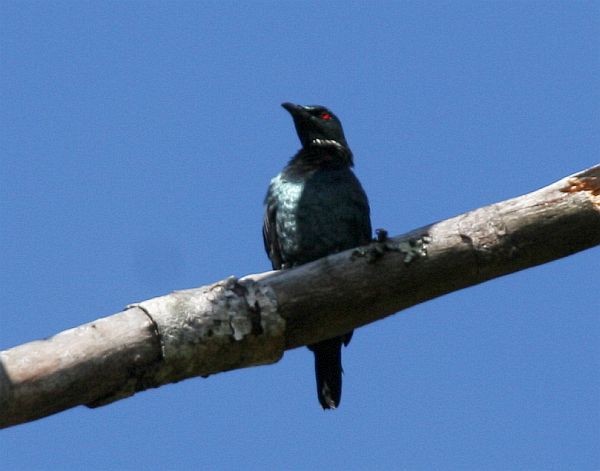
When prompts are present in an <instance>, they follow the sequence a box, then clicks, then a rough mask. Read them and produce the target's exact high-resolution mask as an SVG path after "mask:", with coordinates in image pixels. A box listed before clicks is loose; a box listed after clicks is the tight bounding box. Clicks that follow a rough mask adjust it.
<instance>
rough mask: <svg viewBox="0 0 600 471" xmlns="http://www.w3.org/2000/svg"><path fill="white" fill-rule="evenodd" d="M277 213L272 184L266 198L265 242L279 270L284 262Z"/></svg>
mask: <svg viewBox="0 0 600 471" xmlns="http://www.w3.org/2000/svg"><path fill="white" fill-rule="evenodd" d="M276 215H277V201H276V198H275V197H274V195H273V191H272V185H271V186H269V191H268V192H267V196H266V198H265V216H264V219H263V230H262V233H263V242H264V244H265V251H266V252H267V255H268V257H269V259H270V260H271V265H272V266H273V269H274V270H279V269H280V268H281V266H282V264H283V261H282V260H281V246H280V244H279V237H278V236H277V227H276V222H275V218H276Z"/></svg>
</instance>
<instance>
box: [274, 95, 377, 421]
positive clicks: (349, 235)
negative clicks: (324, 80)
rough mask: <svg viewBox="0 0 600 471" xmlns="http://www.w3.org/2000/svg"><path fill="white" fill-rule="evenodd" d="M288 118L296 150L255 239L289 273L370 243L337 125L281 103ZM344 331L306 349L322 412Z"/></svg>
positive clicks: (363, 199) (331, 117) (336, 376)
mask: <svg viewBox="0 0 600 471" xmlns="http://www.w3.org/2000/svg"><path fill="white" fill-rule="evenodd" d="M282 106H283V107H284V108H285V109H286V110H287V111H289V113H290V114H291V115H292V118H293V119H294V124H295V126H296V131H297V133H298V137H299V138H300V142H301V143H302V148H301V149H300V150H299V151H298V153H297V154H296V155H295V156H294V157H292V159H291V160H290V162H289V163H288V165H287V166H286V167H285V168H284V169H283V171H282V172H281V173H280V174H279V175H277V176H276V177H275V178H273V179H272V180H271V184H270V186H269V191H268V192H267V197H266V198H265V206H266V210H265V218H264V226H263V239H264V243H265V250H266V251H267V254H268V256H269V258H270V259H271V263H272V265H273V268H274V269H276V270H279V269H285V268H290V267H294V266H298V265H302V264H303V263H307V262H311V261H313V260H316V259H318V258H321V257H325V256H326V255H330V254H332V253H336V252H340V251H342V250H347V249H350V248H353V247H357V246H359V245H363V244H367V243H368V242H369V241H370V240H371V221H370V217H369V212H370V211H369V202H368V200H367V195H366V194H365V192H364V190H363V189H362V186H361V185H360V182H359V181H358V179H357V178H356V176H355V175H354V173H353V172H352V170H351V167H352V165H353V160H352V151H351V150H350V147H348V143H347V142H346V138H345V137H344V131H343V129H342V124H341V123H340V120H339V119H338V118H337V116H336V115H335V114H333V113H332V112H331V111H330V110H328V109H327V108H325V107H324V106H316V105H315V106H300V105H294V104H292V103H284V104H283V105H282ZM351 337H352V331H350V332H348V333H346V334H344V335H342V336H340V337H334V338H331V339H328V340H324V341H322V342H318V343H315V344H313V345H309V346H308V348H309V349H310V350H312V351H313V352H314V354H315V373H316V378H317V394H318V397H319V402H320V403H321V406H323V409H335V408H336V407H337V406H338V405H339V403H340V398H341V395H342V359H341V353H342V352H341V350H342V344H344V345H348V343H349V342H350V338H351Z"/></svg>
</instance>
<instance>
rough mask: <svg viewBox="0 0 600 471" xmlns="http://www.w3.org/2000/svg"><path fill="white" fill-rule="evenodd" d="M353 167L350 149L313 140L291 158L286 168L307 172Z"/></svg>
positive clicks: (329, 142) (320, 140) (330, 142)
mask: <svg viewBox="0 0 600 471" xmlns="http://www.w3.org/2000/svg"><path fill="white" fill-rule="evenodd" d="M353 165H354V161H353V158H352V151H351V150H350V149H348V148H347V147H345V146H343V145H342V144H340V143H338V142H336V141H332V140H324V139H315V140H314V141H313V142H312V145H310V146H308V147H303V148H302V149H300V150H299V151H298V153H297V154H296V155H295V156H294V157H292V159H291V160H290V163H289V164H288V168H290V167H291V168H294V169H296V170H298V171H301V172H308V171H312V170H317V169H320V168H322V169H325V168H331V169H337V168H348V167H352V166H353Z"/></svg>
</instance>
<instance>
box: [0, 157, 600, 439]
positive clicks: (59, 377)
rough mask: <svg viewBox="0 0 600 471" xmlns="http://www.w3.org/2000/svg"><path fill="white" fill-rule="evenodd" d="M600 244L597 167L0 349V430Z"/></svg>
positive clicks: (256, 355)
mask: <svg viewBox="0 0 600 471" xmlns="http://www.w3.org/2000/svg"><path fill="white" fill-rule="evenodd" d="M598 244H600V165H598V166H595V167H593V168H591V169H589V170H586V171H583V172H579V173H578V174H575V175H573V176H570V177H567V178H564V179H562V180H560V181H558V182H556V183H554V184H552V185H550V186H547V187H545V188H542V189H541V190H538V191H535V192H533V193H530V194H527V195H524V196H520V197H518V198H514V199H510V200H507V201H503V202H500V203H497V204H493V205H490V206H486V207H484V208H480V209H477V210H474V211H471V212H468V213H465V214H462V215H460V216H457V217H454V218H451V219H448V220H445V221H442V222H438V223H435V224H432V225H430V226H426V227H423V228H421V229H417V230H414V231H412V232H410V233H408V234H405V235H402V236H399V237H395V238H392V239H388V238H386V237H380V238H379V240H378V241H375V242H373V243H371V244H370V245H368V246H365V247H359V248H356V249H353V250H348V251H346V252H342V253H339V254H336V255H332V256H329V257H325V258H323V259H320V260H317V261H315V262H312V263H309V264H306V265H303V266H301V267H298V268H295V269H293V270H285V271H280V272H268V273H262V274H257V275H249V276H246V277H244V278H241V279H237V278H234V277H231V278H229V279H227V280H222V281H220V282H217V283H215V284H213V285H210V286H204V287H200V288H196V289H192V290H186V291H178V292H175V293H172V294H169V295H167V296H162V297H159V298H154V299H151V300H148V301H144V302H142V303H139V304H136V305H132V306H130V307H129V308H128V309H127V310H125V311H123V312H120V313H118V314H114V315H112V316H109V317H105V318H102V319H99V320H97V321H94V322H92V323H89V324H85V325H82V326H80V327H77V328H74V329H70V330H67V331H65V332H62V333H60V334H58V335H56V336H54V337H51V338H49V339H46V340H41V341H36V342H30V343H27V344H24V345H21V346H18V347H15V348H12V349H10V350H6V351H3V352H0V426H2V427H7V426H10V425H15V424H19V423H23V422H27V421H31V420H35V419H38V418H41V417H44V416H47V415H49V414H53V413H56V412H59V411H61V410H64V409H67V408H69V407H74V406H77V405H82V404H85V405H88V406H91V407H95V406H99V405H103V404H107V403H109V402H112V401H115V400H117V399H121V398H123V397H127V396H130V395H132V394H134V393H135V392H137V391H142V390H145V389H148V388H152V387H158V386H160V385H163V384H167V383H172V382H176V381H180V380H182V379H185V378H189V377H193V376H208V375H211V374H214V373H218V372H222V371H227V370H231V369H235V368H243V367H247V366H254V365H260V364H267V363H273V362H276V361H277V360H279V358H281V356H282V355H283V352H284V350H286V349H292V348H296V347H299V346H301V345H306V344H310V343H314V342H316V341H319V340H322V339H325V338H329V337H332V336H335V335H339V334H342V333H344V332H347V331H348V330H350V329H352V328H356V327H359V326H362V325H365V324H368V323H370V322H373V321H375V320H378V319H382V318H383V317H386V316H388V315H390V314H392V313H394V312H397V311H399V310H402V309H405V308H407V307H410V306H413V305H415V304H418V303H420V302H423V301H426V300H429V299H432V298H434V297H437V296H440V295H442V294H445V293H449V292H452V291H456V290H458V289H461V288H465V287H468V286H472V285H474V284H477V283H481V282H483V281H486V280H490V279H492V278H496V277H498V276H502V275H505V274H508V273H512V272H516V271H518V270H522V269H524V268H528V267H533V266H535V265H539V264H541V263H545V262H548V261H550V260H555V259H558V258H561V257H565V256H567V255H570V254H573V253H575V252H578V251H581V250H585V249H587V248H591V247H594V246H596V245H598Z"/></svg>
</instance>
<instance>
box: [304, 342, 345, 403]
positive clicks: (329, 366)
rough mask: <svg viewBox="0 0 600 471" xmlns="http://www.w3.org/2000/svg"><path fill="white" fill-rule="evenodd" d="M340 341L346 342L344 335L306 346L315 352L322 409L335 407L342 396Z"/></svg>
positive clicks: (318, 390)
mask: <svg viewBox="0 0 600 471" xmlns="http://www.w3.org/2000/svg"><path fill="white" fill-rule="evenodd" d="M348 341H349V339H348ZM342 343H346V344H347V342H346V341H345V339H344V337H334V338H332V339H328V340H323V341H322V342H319V343H315V344H313V345H309V346H308V348H309V349H311V350H312V351H313V352H314V354H315V375H316V377H317V395H318V397H319V402H320V403H321V406H323V409H335V408H336V407H337V406H338V405H339V404H340V399H341V397H342Z"/></svg>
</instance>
